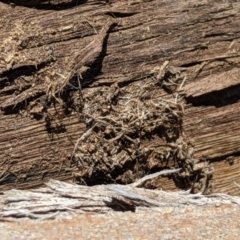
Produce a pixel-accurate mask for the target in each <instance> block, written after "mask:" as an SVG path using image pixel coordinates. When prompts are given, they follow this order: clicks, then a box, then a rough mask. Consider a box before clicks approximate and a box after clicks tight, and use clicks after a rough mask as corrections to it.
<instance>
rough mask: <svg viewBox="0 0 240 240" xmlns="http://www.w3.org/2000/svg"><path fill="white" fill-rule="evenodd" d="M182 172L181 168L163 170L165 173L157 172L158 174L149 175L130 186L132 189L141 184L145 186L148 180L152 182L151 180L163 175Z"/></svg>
mask: <svg viewBox="0 0 240 240" xmlns="http://www.w3.org/2000/svg"><path fill="white" fill-rule="evenodd" d="M180 170H181V168H177V169H167V170H163V171H160V172H156V173H153V174H149V175H147V176H145V177H143V178H140V179H139V180H137V181H136V182H134V183H132V184H130V186H132V187H137V186H139V185H141V184H143V183H144V182H146V181H147V180H150V179H153V178H156V177H158V176H161V175H165V174H172V173H176V172H179V171H180Z"/></svg>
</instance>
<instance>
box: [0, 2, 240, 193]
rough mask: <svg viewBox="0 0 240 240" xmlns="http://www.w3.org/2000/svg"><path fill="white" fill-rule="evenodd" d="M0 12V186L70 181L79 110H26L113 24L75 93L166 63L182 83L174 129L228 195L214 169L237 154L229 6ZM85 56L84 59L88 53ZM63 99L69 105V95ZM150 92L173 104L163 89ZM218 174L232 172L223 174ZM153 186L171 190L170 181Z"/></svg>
mask: <svg viewBox="0 0 240 240" xmlns="http://www.w3.org/2000/svg"><path fill="white" fill-rule="evenodd" d="M33 6H35V8H33ZM0 9H1V19H0V26H1V34H0V42H1V46H0V102H1V109H2V112H1V116H0V122H1V124H0V134H1V135H0V152H1V159H0V174H1V175H0V183H1V189H6V188H12V187H24V188H30V187H33V186H38V185H40V184H42V182H43V181H45V180H46V179H48V178H49V177H51V178H52V177H54V178H56V179H71V178H73V176H72V174H73V172H74V171H75V169H74V167H73V165H72V162H71V157H72V153H73V150H74V148H75V143H76V141H77V140H78V139H79V137H80V136H82V134H83V132H84V131H85V130H86V125H85V122H84V118H83V116H82V115H81V112H79V111H77V110H76V109H73V108H71V107H69V106H67V111H65V110H66V109H62V107H61V106H60V105H58V104H57V106H53V104H52V105H51V106H49V108H48V110H47V112H41V114H42V115H41V116H39V118H37V119H36V118H34V117H33V114H30V112H31V111H32V112H33V108H34V107H35V109H36V108H38V107H39V104H40V105H41V104H42V103H43V105H44V104H45V103H46V99H47V96H46V95H47V94H46V93H47V92H48V91H47V89H48V86H49V83H53V82H54V83H55V82H56V81H60V80H59V79H61V76H66V73H68V72H69V71H71V70H72V68H73V64H74V56H78V54H79V53H81V52H82V53H83V52H84V53H85V51H86V49H85V48H86V47H87V46H88V45H89V43H91V42H92V41H93V39H95V37H96V36H97V34H99V33H100V31H101V29H103V27H104V26H105V25H106V24H107V23H108V22H109V21H113V20H114V21H116V22H117V26H115V27H114V28H113V29H110V30H109V31H108V34H107V38H106V42H105V43H103V44H101V45H102V46H101V47H100V48H101V49H98V50H97V51H98V53H99V54H96V56H95V55H94V57H93V59H86V61H85V62H88V60H90V64H88V65H89V66H88V67H89V69H87V70H86V69H85V70H86V72H85V74H84V76H83V79H82V81H81V83H82V84H83V85H84V84H86V86H85V88H84V89H83V93H84V94H86V95H89V94H90V93H94V92H96V93H97V92H98V93H99V92H101V91H102V89H103V88H104V87H108V86H111V84H114V83H118V84H123V83H124V84H128V83H130V82H133V81H137V82H139V83H140V84H141V82H143V81H144V80H146V79H148V78H149V76H152V73H153V72H154V70H155V69H156V68H160V67H161V66H162V64H163V63H164V62H165V61H169V66H171V67H174V68H175V69H176V68H178V69H181V71H180V73H179V74H180V77H181V78H182V79H184V82H182V83H184V84H183V87H182V88H181V89H180V90H181V91H179V92H178V94H179V97H183V100H184V102H183V103H182V106H183V108H184V109H185V116H184V118H183V123H182V125H183V129H184V134H185V135H187V136H188V138H189V139H190V141H191V142H192V144H193V146H194V159H196V160H197V161H206V162H209V163H212V164H213V165H214V166H215V165H216V167H215V173H214V176H215V177H214V178H213V179H214V180H213V181H214V182H216V181H217V180H216V179H217V178H218V177H219V181H220V182H219V185H218V187H217V189H219V191H221V189H222V190H223V191H224V192H225V191H226V192H228V193H230V194H235V193H237V192H236V191H237V190H236V189H233V188H232V187H230V186H229V189H228V188H227V187H226V185H224V184H228V183H227V181H229V180H227V179H226V182H225V183H224V174H226V175H227V174H228V173H221V170H222V168H221V167H217V166H218V164H220V165H221V164H222V161H224V160H223V159H225V158H227V157H228V156H234V157H238V155H239V147H238V143H239V140H240V139H239V134H238V133H239V131H240V130H239V127H238V118H239V102H238V101H239V79H238V67H239V64H240V56H239V54H238V52H239V48H240V41H239V37H240V31H239V22H240V19H239V18H240V17H239V5H237V3H230V2H229V3H223V2H221V1H220V2H219V3H215V2H214V1H201V2H199V1H178V2H175V1H167V0H165V1H161V2H159V1H138V2H136V1H109V3H108V4H107V3H106V1H91V0H90V1H84V2H82V3H81V4H79V5H77V4H76V1H50V2H49V1H48V3H46V1H30V2H28V3H26V2H24V1H15V6H12V5H8V4H7V1H1V2H0ZM93 51H94V49H93ZM90 52H91V51H90ZM85 55H86V58H88V51H87V52H86V54H85ZM79 62H80V63H81V60H80V61H79ZM85 62H84V63H85ZM84 63H83V65H84ZM80 65H81V64H80ZM80 65H79V66H78V65H76V66H77V67H76V69H74V72H77V71H78V70H79V68H81V66H80ZM74 66H75V65H74ZM172 69H173V68H172ZM59 76H60V77H59ZM180 84H181V83H178V86H179V85H180ZM52 86H53V85H52ZM74 86H75V85H74ZM39 88H40V90H39ZM72 92H74V93H73V99H76V98H77V96H78V90H76V91H72ZM151 94H153V92H151V91H149V95H151ZM154 94H155V92H154ZM157 94H158V95H157V96H159V97H162V98H164V99H166V100H170V101H172V100H173V99H177V98H176V95H174V94H171V93H170V94H169V93H168V92H166V91H165V90H164V89H159V90H158V92H157ZM175 94H176V92H175ZM71 97H72V96H71ZM41 106H42V105H41ZM62 112H64V114H63V115H62V114H59V113H62ZM60 115H61V117H59V116H60ZM46 117H48V118H50V119H52V121H51V122H50V123H49V122H48V121H46ZM161 141H162V140H161V139H158V138H153V139H152V140H150V141H149V140H145V142H144V143H143V144H144V145H145V146H146V147H148V146H150V145H151V144H152V143H153V142H154V144H156V145H157V144H158V143H159V144H160V143H161V144H162V142H161ZM160 165H161V164H159V165H158V167H166V164H165V165H164V164H162V165H161V166H160ZM220 165H219V166H220ZM224 166H225V165H224ZM224 168H226V172H227V171H229V174H231V172H232V170H231V169H232V168H231V167H228V166H226V167H224ZM233 174H234V176H235V174H236V176H237V174H238V173H237V171H233ZM161 179H162V178H159V181H158V182H157V183H155V185H157V186H163V187H164V188H166V186H169V189H173V188H175V187H176V186H175V183H173V181H172V179H167V178H164V179H162V180H161ZM135 180H136V179H135ZM168 184H169V185H168ZM170 186H171V187H170ZM237 194H238V193H237Z"/></svg>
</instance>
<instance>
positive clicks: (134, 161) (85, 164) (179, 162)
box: [72, 72, 210, 193]
mask: <svg viewBox="0 0 240 240" xmlns="http://www.w3.org/2000/svg"><path fill="white" fill-rule="evenodd" d="M175 73H176V74H177V72H175ZM164 75H165V74H163V76H162V77H161V78H156V77H154V76H153V77H150V78H147V79H145V80H144V81H137V82H132V83H130V84H128V85H121V84H118V83H115V84H113V85H112V86H109V87H107V86H104V87H101V88H97V91H96V90H95V89H93V90H92V92H91V91H89V90H88V91H83V99H84V103H83V114H84V117H85V122H86V126H87V130H86V132H85V133H84V134H83V135H82V136H81V137H80V138H79V139H78V141H77V143H76V145H75V148H74V151H73V154H72V164H73V166H74V168H75V169H76V170H75V173H74V174H75V176H76V178H77V179H78V180H79V181H81V182H83V183H87V184H96V183H101V182H117V183H132V182H134V181H136V180H137V179H138V178H140V177H142V176H144V175H146V174H147V173H149V172H154V171H156V170H157V169H163V168H170V169H171V168H181V169H182V170H181V171H180V172H179V173H176V174H174V176H173V178H174V180H175V182H176V184H178V185H179V186H180V187H183V188H192V192H198V191H200V192H204V193H205V192H206V191H205V190H206V189H207V187H208V185H209V179H210V178H209V177H207V176H206V174H205V168H206V166H204V167H203V166H202V167H201V166H200V167H199V168H196V165H195V164H196V163H197V161H196V160H194V159H193V147H192V145H191V143H190V142H189V140H188V138H187V136H185V134H184V132H183V130H182V116H183V112H184V109H183V99H181V98H178V94H177V93H176V94H173V95H166V98H163V97H162V81H163V80H164V79H166V78H165V76H164ZM172 75H174V73H173V72H172ZM172 84H173V85H176V84H177V83H175V82H173V83H172ZM179 85H180V84H179ZM169 86H170V82H169ZM202 178H203V179H208V180H204V183H205V185H204V186H201V187H199V186H198V185H197V183H196V185H194V184H193V183H195V182H198V181H200V179H202ZM154 185H155V186H153V187H156V185H157V184H154ZM193 185H194V186H193ZM146 186H147V185H145V187H146Z"/></svg>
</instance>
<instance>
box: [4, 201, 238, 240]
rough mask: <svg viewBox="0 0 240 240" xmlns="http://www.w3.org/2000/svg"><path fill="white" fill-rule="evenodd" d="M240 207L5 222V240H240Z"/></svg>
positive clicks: (158, 210)
mask: <svg viewBox="0 0 240 240" xmlns="http://www.w3.org/2000/svg"><path fill="white" fill-rule="evenodd" d="M239 212H240V206H237V205H221V206H214V207H196V206H186V207H181V208H176V207H175V208H174V207H164V208H155V209H151V210H138V212H136V213H133V212H125V213H122V212H113V213H109V214H83V215H78V216H74V217H73V218H71V219H54V220H47V221H46V220H45V221H34V220H19V221H16V220H15V221H13V222H1V223H0V232H1V239H52V240H53V239H127V240H132V239H211V240H212V239H229V240H230V239H240V218H239Z"/></svg>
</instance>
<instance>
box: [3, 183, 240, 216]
mask: <svg viewBox="0 0 240 240" xmlns="http://www.w3.org/2000/svg"><path fill="white" fill-rule="evenodd" d="M222 204H224V205H229V204H237V205H239V204H240V198H239V197H237V196H229V195H226V194H214V195H207V196H204V195H200V194H198V195H197V196H196V195H193V194H189V192H184V191H181V192H164V191H159V190H147V189H142V188H136V187H133V186H127V185H125V186H124V185H117V184H111V185H101V186H93V187H87V186H78V185H74V184H69V183H64V182H60V181H55V180H51V181H49V182H48V183H47V187H45V188H40V189H35V190H31V191H29V190H26V191H24V190H9V191H6V192H5V193H4V195H3V196H2V198H1V201H0V209H1V210H0V216H1V220H2V221H4V220H5V221H7V220H10V219H12V220H16V219H17V218H29V219H41V220H47V219H56V218H65V217H69V216H72V215H73V214H79V213H86V212H88V213H92V214H93V213H107V212H114V211H133V212H135V211H137V210H138V209H144V208H145V209H146V208H153V210H154V209H156V208H159V207H161V208H162V207H165V208H166V207H177V208H184V207H185V206H186V205H190V206H195V207H197V206H198V207H199V206H201V207H208V206H220V205H222Z"/></svg>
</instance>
